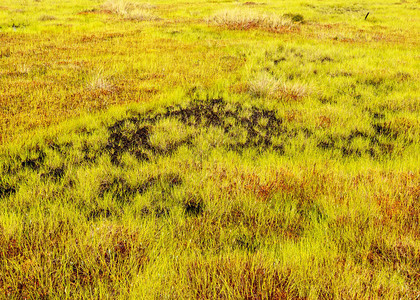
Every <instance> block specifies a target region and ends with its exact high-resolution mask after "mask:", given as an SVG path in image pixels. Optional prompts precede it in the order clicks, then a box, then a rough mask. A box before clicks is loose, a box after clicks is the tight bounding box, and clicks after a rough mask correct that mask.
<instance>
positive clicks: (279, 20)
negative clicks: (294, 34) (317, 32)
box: [207, 9, 295, 32]
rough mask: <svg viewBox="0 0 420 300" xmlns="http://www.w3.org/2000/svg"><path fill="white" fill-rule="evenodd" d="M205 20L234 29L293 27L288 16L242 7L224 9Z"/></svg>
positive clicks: (281, 28) (284, 29)
mask: <svg viewBox="0 0 420 300" xmlns="http://www.w3.org/2000/svg"><path fill="white" fill-rule="evenodd" d="M207 22H208V23H209V24H214V25H216V26H222V27H226V28H229V29H236V30H248V29H263V30H267V31H275V32H279V31H288V30H291V29H292V28H294V27H295V25H294V24H293V22H292V20H291V19H289V18H285V17H282V16H279V15H275V14H269V13H258V12H255V11H252V10H243V9H232V10H224V11H222V12H219V13H217V14H215V15H213V16H212V17H210V18H209V19H208V20H207Z"/></svg>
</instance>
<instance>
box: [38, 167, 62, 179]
mask: <svg viewBox="0 0 420 300" xmlns="http://www.w3.org/2000/svg"><path fill="white" fill-rule="evenodd" d="M65 172H66V169H65V167H64V166H60V167H56V168H50V169H49V170H48V171H46V172H44V173H41V178H51V179H53V180H60V179H62V178H63V177H64V174H65Z"/></svg>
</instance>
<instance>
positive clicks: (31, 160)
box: [21, 150, 46, 170]
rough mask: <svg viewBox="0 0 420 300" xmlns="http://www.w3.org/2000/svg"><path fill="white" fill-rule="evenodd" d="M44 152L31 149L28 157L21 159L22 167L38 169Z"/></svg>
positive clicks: (44, 155) (43, 157)
mask: <svg viewBox="0 0 420 300" xmlns="http://www.w3.org/2000/svg"><path fill="white" fill-rule="evenodd" d="M45 157H46V154H45V152H44V151H42V150H38V151H33V152H31V153H30V155H29V157H28V158H26V159H25V160H23V161H22V163H21V167H22V168H29V169H32V170H38V169H39V168H40V167H41V165H42V164H43V163H44V160H45Z"/></svg>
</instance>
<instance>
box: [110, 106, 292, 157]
mask: <svg viewBox="0 0 420 300" xmlns="http://www.w3.org/2000/svg"><path fill="white" fill-rule="evenodd" d="M164 119H176V120H178V121H179V122H181V123H183V124H184V125H185V126H193V127H195V128H198V127H201V128H210V127H216V128H221V129H223V132H224V133H225V134H229V133H231V132H233V130H238V129H239V130H243V131H244V133H245V141H237V142H236V141H233V142H231V143H230V144H227V145H226V148H227V149H229V150H233V151H237V152H241V151H243V150H244V149H245V148H258V149H260V150H266V149H269V148H272V149H273V148H274V149H275V150H279V151H280V152H281V153H283V152H284V147H283V146H282V145H278V144H276V145H275V144H273V142H272V139H273V137H276V136H279V135H280V134H282V133H284V132H286V131H287V130H286V128H285V127H284V126H283V125H282V123H283V122H282V119H280V118H278V117H277V116H276V114H275V112H274V111H272V110H266V109H261V108H257V107H255V106H252V107H248V108H246V107H244V106H242V105H240V104H232V103H227V102H226V101H224V100H223V99H208V100H205V101H194V102H191V103H189V104H188V105H187V106H185V107H183V106H181V105H174V106H169V107H167V108H166V111H165V112H163V113H158V114H155V115H153V114H151V113H146V114H133V116H131V117H128V118H126V119H123V120H119V121H117V122H115V123H114V124H113V125H111V126H110V127H109V128H108V130H109V132H110V136H109V139H108V144H107V146H106V150H107V151H108V152H109V153H110V155H111V161H112V162H113V163H116V164H118V163H120V157H121V155H122V154H123V153H125V152H129V153H131V154H134V155H135V156H136V157H137V158H138V159H139V160H149V159H150V158H151V155H170V154H172V153H173V152H175V151H176V150H177V149H178V148H179V147H181V146H183V145H192V139H193V136H192V135H190V136H188V137H186V138H184V139H181V140H179V141H177V142H174V143H172V144H170V145H169V147H167V148H166V149H164V150H163V149H161V148H159V147H156V146H153V145H151V144H150V135H151V126H153V125H154V124H156V123H157V122H159V121H161V120H164ZM229 120H231V121H232V120H233V121H234V123H235V124H236V125H232V124H231V123H230V121H229Z"/></svg>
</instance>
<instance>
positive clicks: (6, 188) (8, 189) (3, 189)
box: [0, 182, 16, 198]
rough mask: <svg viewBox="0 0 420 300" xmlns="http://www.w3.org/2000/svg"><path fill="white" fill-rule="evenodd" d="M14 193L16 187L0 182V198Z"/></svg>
mask: <svg viewBox="0 0 420 300" xmlns="http://www.w3.org/2000/svg"><path fill="white" fill-rule="evenodd" d="M14 193H16V187H14V186H12V185H10V184H8V183H2V182H0V198H6V197H9V196H10V195H12V194H14Z"/></svg>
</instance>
